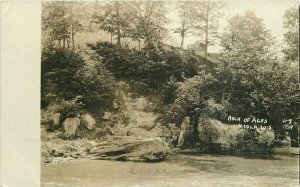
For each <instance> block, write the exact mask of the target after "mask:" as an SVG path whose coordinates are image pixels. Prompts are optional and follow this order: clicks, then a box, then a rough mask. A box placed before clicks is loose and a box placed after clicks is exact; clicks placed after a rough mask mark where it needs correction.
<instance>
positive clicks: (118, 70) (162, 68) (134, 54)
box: [89, 43, 201, 90]
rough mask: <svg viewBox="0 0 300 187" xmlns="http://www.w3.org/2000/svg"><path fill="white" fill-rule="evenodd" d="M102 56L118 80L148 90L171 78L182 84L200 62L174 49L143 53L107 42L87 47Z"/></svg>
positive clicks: (144, 51)
mask: <svg viewBox="0 0 300 187" xmlns="http://www.w3.org/2000/svg"><path fill="white" fill-rule="evenodd" d="M89 46H90V47H91V49H92V50H95V52H96V53H97V54H98V55H99V56H101V57H102V60H103V63H104V64H105V66H106V67H107V68H108V69H109V70H110V71H111V72H113V74H114V75H115V76H116V78H117V79H127V80H133V81H137V82H141V83H143V84H145V85H146V87H148V88H152V89H156V90H158V89H162V88H163V87H164V86H165V85H167V82H168V81H169V79H170V77H173V79H176V80H177V81H183V79H184V78H183V77H192V76H194V75H196V74H197V73H198V71H199V69H200V65H201V61H200V60H199V59H198V58H197V57H196V56H194V55H192V54H191V53H189V52H183V51H181V50H177V49H171V50H164V49H161V50H150V51H149V50H142V51H136V50H134V49H126V48H122V49H120V48H117V47H116V46H115V45H111V44H108V43H97V44H95V45H94V44H89Z"/></svg>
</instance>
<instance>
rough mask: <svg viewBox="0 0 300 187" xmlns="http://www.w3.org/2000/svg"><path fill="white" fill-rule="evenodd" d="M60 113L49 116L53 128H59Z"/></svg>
mask: <svg viewBox="0 0 300 187" xmlns="http://www.w3.org/2000/svg"><path fill="white" fill-rule="evenodd" d="M60 116H61V115H60V113H54V114H53V115H52V116H51V121H52V123H53V126H59V125H60Z"/></svg>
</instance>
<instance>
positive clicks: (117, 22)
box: [93, 1, 130, 47]
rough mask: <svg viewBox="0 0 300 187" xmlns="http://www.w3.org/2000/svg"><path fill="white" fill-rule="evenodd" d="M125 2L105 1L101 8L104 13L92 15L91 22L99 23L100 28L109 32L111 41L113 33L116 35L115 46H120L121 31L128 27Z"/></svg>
mask: <svg viewBox="0 0 300 187" xmlns="http://www.w3.org/2000/svg"><path fill="white" fill-rule="evenodd" d="M126 5H127V3H125V2H123V3H120V2H119V1H114V2H107V3H106V4H105V5H104V6H103V8H104V10H105V11H104V13H103V14H100V15H97V14H95V15H94V16H93V22H95V23H98V24H100V29H102V30H104V31H107V32H109V33H110V34H111V43H112V37H113V35H117V46H118V47H121V38H122V37H123V32H124V31H125V30H127V28H128V27H129V21H130V20H128V19H127V16H126V15H127V11H128V9H127V8H128V7H126Z"/></svg>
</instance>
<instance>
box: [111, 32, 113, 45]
mask: <svg viewBox="0 0 300 187" xmlns="http://www.w3.org/2000/svg"><path fill="white" fill-rule="evenodd" d="M112 40H113V33H112V32H111V33H110V44H112Z"/></svg>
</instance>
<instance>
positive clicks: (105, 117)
mask: <svg viewBox="0 0 300 187" xmlns="http://www.w3.org/2000/svg"><path fill="white" fill-rule="evenodd" d="M110 117H111V112H105V113H104V115H103V117H102V119H104V120H109V118H110Z"/></svg>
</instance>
